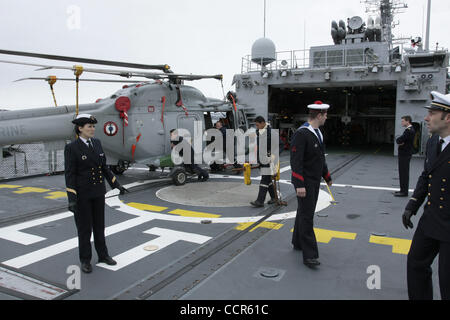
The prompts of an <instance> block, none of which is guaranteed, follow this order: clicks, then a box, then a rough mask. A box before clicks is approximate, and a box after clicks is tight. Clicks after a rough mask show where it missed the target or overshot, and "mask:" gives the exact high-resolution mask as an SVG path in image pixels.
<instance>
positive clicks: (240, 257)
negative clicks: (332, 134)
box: [0, 152, 439, 300]
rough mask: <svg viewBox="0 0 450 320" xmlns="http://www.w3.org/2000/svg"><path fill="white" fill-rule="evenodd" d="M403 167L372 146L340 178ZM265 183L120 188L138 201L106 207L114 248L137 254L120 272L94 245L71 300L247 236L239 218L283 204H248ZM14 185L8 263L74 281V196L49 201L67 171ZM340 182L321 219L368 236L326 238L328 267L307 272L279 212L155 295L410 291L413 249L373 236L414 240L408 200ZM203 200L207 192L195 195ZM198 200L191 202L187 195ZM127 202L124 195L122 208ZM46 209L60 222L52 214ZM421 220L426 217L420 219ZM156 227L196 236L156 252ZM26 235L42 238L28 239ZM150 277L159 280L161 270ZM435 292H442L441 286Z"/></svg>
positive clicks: (335, 162)
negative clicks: (220, 202)
mask: <svg viewBox="0 0 450 320" xmlns="http://www.w3.org/2000/svg"><path fill="white" fill-rule="evenodd" d="M353 156H354V153H353V154H352V153H339V152H333V153H330V154H329V156H328V158H327V159H328V160H327V161H328V164H329V167H330V169H333V168H336V167H338V166H339V165H340V164H342V163H344V162H346V161H348V160H349V159H351V158H352V157H353ZM288 165H289V158H288V154H284V155H283V158H282V165H281V167H282V168H284V167H286V166H288ZM422 165H423V159H413V160H412V164H411V183H410V188H413V187H414V186H415V183H416V181H417V177H418V175H419V174H420V172H421V168H422ZM290 174H291V173H290V171H286V172H284V173H282V175H281V179H282V180H289V179H290ZM258 175H259V171H255V172H253V176H254V177H257V176H258ZM158 176H159V173H158V172H153V173H149V172H148V171H147V170H145V168H143V167H142V166H141V167H137V168H134V169H132V170H129V171H127V172H126V173H125V174H124V175H123V176H119V177H118V179H119V181H120V182H121V183H122V184H123V185H128V184H130V183H134V182H142V181H147V180H149V179H153V180H156V181H158ZM397 176H398V173H397V159H396V158H394V157H392V156H383V155H373V154H364V155H362V156H361V157H360V158H359V159H358V160H357V161H356V162H355V163H352V164H351V165H350V166H349V167H348V168H345V169H343V170H342V172H340V173H339V174H338V176H337V178H336V180H335V181H334V183H335V184H338V185H339V184H342V185H353V186H358V185H360V186H361V185H362V186H375V187H386V188H393V189H395V188H398V179H396V178H397ZM258 183H259V181H258V180H253V183H252V186H248V187H245V186H244V183H243V177H242V176H241V177H240V178H236V176H233V175H230V176H225V177H223V174H221V175H212V178H211V180H210V181H209V182H208V183H203V184H202V183H199V182H197V181H196V180H191V182H189V183H188V184H187V185H186V186H185V187H184V188H185V189H183V191H182V192H181V193H180V189H177V188H181V187H175V186H171V185H170V184H165V185H163V184H161V183H157V184H156V185H154V184H152V183H150V184H147V185H145V186H140V187H138V188H135V189H134V190H133V189H132V191H133V192H132V193H130V194H127V195H124V196H119V200H120V201H122V202H120V201H119V202H120V203H122V204H123V205H124V206H123V207H124V208H128V209H130V208H131V211H129V210H128V209H126V210H125V211H127V210H128V211H127V212H125V211H124V210H121V209H120V210H119V208H118V207H116V206H115V205H112V206H110V205H107V206H106V211H105V213H106V232H107V245H108V248H109V251H110V255H111V256H113V257H114V258H117V257H121V256H124V254H126V253H128V256H127V259H129V261H128V262H129V263H125V264H124V265H123V267H122V268H120V269H118V270H110V269H107V268H105V266H97V265H95V263H96V262H97V256H96V253H95V249H94V246H93V260H92V263H93V266H94V271H93V273H92V274H87V275H86V274H81V290H80V292H78V293H76V294H74V295H72V296H70V297H69V298H68V299H89V300H91V299H110V298H114V297H117V296H120V295H121V294H122V293H124V292H126V291H127V290H131V291H132V292H134V291H133V290H135V291H136V292H138V291H139V290H138V289H139V288H140V287H139V286H138V284H140V283H141V282H142V281H143V280H147V279H149V278H152V277H156V278H157V279H164V276H163V275H161V274H163V273H164V272H166V274H169V273H170V272H169V271H168V270H170V268H169V267H171V266H172V267H173V266H174V265H177V264H180V263H182V260H183V258H185V257H187V256H189V255H192V254H196V253H197V252H201V249H202V248H203V247H205V246H207V245H208V244H211V243H212V242H214V241H215V240H216V241H219V240H218V239H221V237H222V236H223V235H224V234H228V233H229V234H231V235H235V234H239V232H241V231H242V230H244V229H245V226H244V227H243V225H241V224H239V222H241V220H239V219H241V218H243V217H244V218H245V217H249V218H250V219H251V217H255V216H261V215H265V214H267V210H272V209H270V208H269V207H267V206H266V211H263V210H261V209H254V208H251V207H250V206H249V205H248V204H247V203H248V202H250V201H251V200H254V199H255V198H256V194H257V189H258ZM5 184H6V185H9V186H10V188H0V204H1V207H0V222H1V221H3V220H4V219H6V220H7V219H11V218H14V217H19V218H20V219H18V220H17V221H13V222H12V223H4V224H0V246H1V248H2V249H1V251H0V262H1V263H4V264H7V265H8V263H9V264H11V266H13V267H17V268H18V269H20V270H23V271H26V272H29V273H31V274H35V275H37V276H39V277H41V278H43V279H47V280H49V281H53V282H55V283H61V284H65V283H66V281H67V279H68V277H69V274H67V273H66V270H67V267H68V266H71V265H79V261H78V248H77V245H76V228H75V223H74V219H73V216H71V214H70V213H67V210H66V208H65V206H66V202H67V199H66V198H64V197H61V198H57V199H48V198H46V197H48V196H49V195H50V194H51V193H52V192H64V190H65V185H64V176H62V175H61V176H52V177H39V178H30V179H23V180H19V181H14V182H9V183H3V185H5ZM1 185H2V184H0V187H1ZM189 186H190V187H189ZM26 187H34V188H42V189H45V190H44V191H43V192H41V193H37V192H26V193H23V194H17V193H14V191H18V190H21V189H20V188H26ZM165 188H166V190H165V191H166V194H169V195H172V194H173V197H174V198H170V197H169V198H167V197H166V198H164V197H163V199H162V198H159V197H157V196H156V193H157V192H158V191H159V190H161V189H165ZM167 188H169V189H167ZM171 188H172V189H171ZM108 190H109V189H108ZM177 190H178V191H177ZM325 190H326V188H324V191H325ZM222 191H223V192H222ZM293 191H294V189H293V187H292V185H290V184H289V183H288V182H287V183H282V184H281V192H282V194H283V197H285V198H286V197H289V196H291V195H293ZM332 191H333V194H334V196H335V198H336V200H338V201H339V204H338V205H336V206H328V207H327V208H326V209H324V210H323V211H321V212H319V214H327V215H328V217H316V218H315V227H316V228H320V229H323V230H332V231H341V232H347V233H356V234H357V235H356V239H355V240H347V239H336V238H333V239H331V241H330V242H329V243H319V251H320V260H321V262H322V265H321V266H320V267H319V269H318V270H316V271H312V270H309V269H307V268H306V267H305V266H304V265H303V264H301V253H299V252H294V251H293V250H292V248H291V245H290V241H291V236H292V233H291V229H292V227H293V223H294V219H293V218H290V219H286V220H280V221H271V224H269V228H270V227H273V226H275V227H277V228H278V230H276V229H267V227H268V226H267V225H265V226H264V225H263V226H260V228H258V229H257V230H255V231H252V232H246V235H244V236H243V237H241V238H239V239H238V240H236V241H235V242H236V245H237V244H239V246H240V248H244V249H243V250H242V251H240V249H239V251H237V252H238V253H235V254H234V255H233V256H234V258H232V259H225V260H226V262H225V263H224V262H223V261H222V262H221V263H219V265H220V267H215V268H209V265H207V264H208V263H213V262H214V263H215V260H218V259H219V257H220V259H222V256H221V255H223V254H224V252H226V251H227V250H232V249H235V248H234V247H233V246H235V244H230V245H229V246H228V247H225V248H224V249H222V250H221V251H220V250H219V251H218V252H217V253H215V254H213V255H211V256H210V257H208V258H207V259H205V261H204V262H202V263H201V264H199V265H198V266H196V267H193V268H191V269H190V270H189V272H186V273H185V274H183V275H182V276H180V277H179V278H174V280H173V281H172V282H171V283H169V284H168V285H167V286H166V287H164V288H163V289H162V290H160V291H159V292H158V293H157V294H155V295H154V296H152V297H150V299H179V298H181V299H206V300H211V299H406V298H407V294H406V255H405V254H398V253H393V252H392V246H388V245H382V244H374V243H369V238H370V235H371V232H378V233H384V234H386V236H387V237H393V238H398V239H406V240H408V239H411V238H412V234H413V233H412V232H411V231H406V230H405V229H404V228H403V226H402V225H401V214H402V212H403V208H404V206H405V204H406V202H407V199H406V198H394V197H393V196H392V191H388V190H366V189H361V188H350V187H344V186H335V187H332ZM177 192H178V193H177ZM221 192H222V193H221ZM177 194H178V195H177ZM208 194H214V195H215V196H218V195H219V196H220V195H222V194H223V197H224V198H227V197H229V201H228V203H229V205H224V206H215V205H214V204H213V203H211V202H210V200H209V199H208ZM114 199H116V198H115V197H114V196H111V197H110V198H109V200H110V201H112V200H114ZM164 199H165V200H164ZM193 199H194V200H195V199H198V201H197V202H195V201H194V202H192V200H193ZM237 199H239V201H240V202H239V201H238V200H237ZM171 200H172V201H171ZM187 200H189V201H188V202H189V203H187V204H186V203H185V201H187ZM120 203H118V202H116V205H120ZM224 203H227V201H225V202H224ZM148 206H152V207H148ZM296 206H297V204H296V200H295V199H293V200H291V201H290V202H289V206H288V207H285V208H281V209H279V210H278V211H276V212H274V214H281V213H287V212H292V211H295V210H296ZM53 208H60V210H59V211H58V210H56V211H55V212H52V214H50V215H45V214H44V215H38V216H29V218H27V214H28V213H35V212H36V211H38V212H41V211H43V212H45V211H46V210H50V209H53ZM133 210H134V211H133ZM382 212H383V213H389V214H382ZM46 218H47V219H49V220H42V219H46ZM2 219H3V220H2ZM214 219H217V220H214ZM221 219H223V220H221ZM226 219H228V220H226ZM6 220H5V221H6ZM202 220H212V223H208V224H203V223H201V221H202ZM417 221H418V218H417V217H416V218H415V221H414V222H415V224H417ZM30 223H31V224H30ZM158 230H159V231H158ZM156 231H158V232H162V234H163V235H164V237H168V238H170V237H171V236H168V234H172V233H173V232H178V233H177V235H176V236H175V237H177V236H179V233H180V232H181V233H187V235H186V234H184V237H185V238H183V239H184V240H183V239H182V240H177V241H173V242H170V243H169V244H168V245H167V246H164V245H163V247H164V248H162V249H161V250H159V251H157V252H154V253H153V252H150V251H145V250H144V245H146V244H147V245H148V244H149V243H150V244H152V243H157V245H158V246H161V245H162V242H161V239H162V238H164V237H162V236H161V234H158V232H156ZM326 232H327V231H326ZM27 235H31V236H35V237H36V236H37V237H41V238H34V240H33V239H32V240H30V243H21V241H22V240H23V239H24V238H27V237H28V236H27ZM246 237H247V238H246ZM250 237H253V238H254V239H253V240H252V241H249V244H246V243H244V242H246V241H247V240H248V239H249V238H250ZM168 238H164V239H166V240H167V239H168ZM18 239H19V240H18ZM20 239H22V240H20ZM192 239H197V240H192ZM198 239H200V240H198ZM74 241H75V242H74ZM74 243H75V244H74ZM62 248H63V249H62ZM133 250H134V251H133ZM138 256H140V257H138ZM371 265H378V266H380V268H381V280H382V289H381V290H373V291H371V290H368V289H367V286H366V280H367V278H368V277H369V275H368V274H367V273H366V270H367V267H368V266H371ZM264 267H269V268H276V269H278V270H280V274H282V277H281V278H279V279H275V280H270V279H264V278H262V277H261V276H259V273H258V270H259V269H260V268H264ZM206 269H208V270H206ZM205 270H206V271H205ZM162 271H164V272H162ZM161 272H162V273H161ZM158 277H159V278H158ZM198 279H200V280H198ZM148 281H149V282H148V283H150V282H151V279H150V280H148ZM190 281H194V283H195V285H193V286H189V287H188V288H189V289H187V290H184V289H185V287H186V285H185V284H186V283H189V282H190ZM144 289H145V283H144V284H143V289H142V290H144ZM180 290H181V294H180ZM435 291H436V298H438V297H439V295H438V286H437V285H436V286H435ZM9 298H10V299H14V297H10V296H7V295H5V294H0V299H9Z"/></svg>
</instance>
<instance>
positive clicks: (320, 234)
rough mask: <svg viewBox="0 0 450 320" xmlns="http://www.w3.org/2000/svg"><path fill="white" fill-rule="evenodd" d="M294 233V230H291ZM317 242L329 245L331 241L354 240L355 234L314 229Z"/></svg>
mask: <svg viewBox="0 0 450 320" xmlns="http://www.w3.org/2000/svg"><path fill="white" fill-rule="evenodd" d="M291 232H294V229H291ZM314 233H315V235H316V240H317V242H320V243H330V241H331V240H332V239H345V240H355V239H356V236H357V234H356V233H353V232H342V231H333V230H326V229H319V228H314Z"/></svg>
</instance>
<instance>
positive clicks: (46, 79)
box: [14, 77, 148, 83]
mask: <svg viewBox="0 0 450 320" xmlns="http://www.w3.org/2000/svg"><path fill="white" fill-rule="evenodd" d="M25 80H45V81H48V80H49V78H39V77H30V78H22V79H17V80H15V81H14V82H19V81H25ZM56 80H57V81H76V80H75V79H72V78H56ZM79 81H85V82H111V83H148V82H147V81H137V80H112V79H111V80H110V79H79Z"/></svg>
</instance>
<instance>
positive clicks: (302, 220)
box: [291, 101, 332, 268]
mask: <svg viewBox="0 0 450 320" xmlns="http://www.w3.org/2000/svg"><path fill="white" fill-rule="evenodd" d="M329 108H330V106H329V105H327V104H323V103H322V102H320V101H316V102H315V103H314V104H311V105H309V106H308V109H309V120H308V122H306V123H305V124H303V125H302V126H301V127H300V128H299V129H298V130H297V131H296V132H295V134H294V136H293V138H292V142H291V170H292V180H291V181H292V184H293V185H294V188H295V191H296V194H297V202H298V208H297V216H296V218H295V225H294V233H293V235H292V245H293V246H294V250H299V251H303V263H304V264H305V265H306V266H308V267H310V268H313V267H316V266H318V265H320V262H319V260H318V259H319V250H318V247H317V241H316V236H315V233H314V221H313V220H314V213H315V211H316V204H317V200H318V196H319V190H320V180H321V178H324V180H325V181H326V182H327V184H328V186H331V185H332V180H331V175H330V172H329V171H328V166H327V163H326V161H325V145H324V142H323V135H322V133H321V132H320V130H319V127H320V126H323V125H324V124H325V121H326V119H327V110H328V109H329Z"/></svg>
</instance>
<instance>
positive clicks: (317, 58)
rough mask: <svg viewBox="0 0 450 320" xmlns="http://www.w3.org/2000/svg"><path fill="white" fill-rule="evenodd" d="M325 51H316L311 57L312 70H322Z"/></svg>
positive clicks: (324, 63) (324, 64) (324, 61)
mask: <svg viewBox="0 0 450 320" xmlns="http://www.w3.org/2000/svg"><path fill="white" fill-rule="evenodd" d="M326 53H327V52H326V51H317V52H314V55H313V59H314V60H313V64H314V68H323V67H325V66H326Z"/></svg>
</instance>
